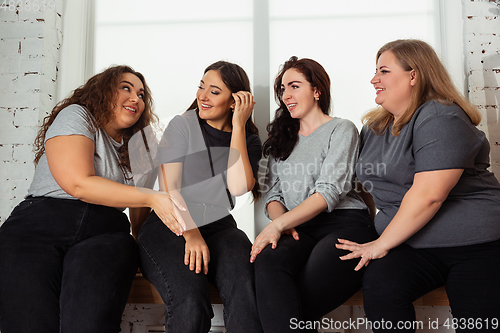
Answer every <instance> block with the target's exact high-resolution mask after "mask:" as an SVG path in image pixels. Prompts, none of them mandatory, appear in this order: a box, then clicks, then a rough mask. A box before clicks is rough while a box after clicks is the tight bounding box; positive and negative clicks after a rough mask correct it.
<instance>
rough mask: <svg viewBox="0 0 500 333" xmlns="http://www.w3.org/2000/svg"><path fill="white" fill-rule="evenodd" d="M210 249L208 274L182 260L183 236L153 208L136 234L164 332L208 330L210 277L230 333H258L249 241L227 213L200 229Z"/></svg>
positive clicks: (145, 274) (142, 269)
mask: <svg viewBox="0 0 500 333" xmlns="http://www.w3.org/2000/svg"><path fill="white" fill-rule="evenodd" d="M199 230H200V233H201V235H202V236H203V238H204V239H205V242H206V243H207V246H208V249H209V251H210V262H209V264H208V275H205V274H203V273H199V274H196V273H195V272H193V271H191V270H189V266H186V265H185V264H184V253H185V246H186V241H185V240H184V237H182V236H181V237H178V236H176V235H175V234H174V233H173V232H172V231H170V229H168V228H167V227H166V226H165V224H163V222H162V221H161V220H160V219H159V218H158V216H157V215H156V214H155V213H154V212H153V213H151V214H150V216H149V218H148V219H147V220H146V222H144V225H143V226H142V228H141V231H140V233H139V254H140V259H141V271H142V272H143V274H144V276H145V277H146V278H147V279H148V280H149V281H150V282H151V283H152V284H153V285H154V286H155V287H156V289H157V290H158V292H159V293H160V295H161V297H162V299H163V301H164V303H165V332H168V333H181V332H182V333H202V332H208V331H209V330H210V326H211V318H212V317H213V312H212V307H211V305H210V295H209V290H208V282H210V283H212V284H214V285H215V286H216V287H217V289H218V290H219V293H220V296H221V298H222V302H223V304H224V324H225V327H226V331H227V332H231V333H238V332H241V333H250V332H251V333H260V332H262V328H261V325H260V321H259V315H258V313H257V304H256V301H255V287H254V272H253V267H252V264H251V263H250V250H251V248H252V243H250V240H249V239H248V237H247V236H246V234H245V233H244V232H243V231H241V230H240V229H238V228H237V227H236V222H235V221H234V219H233V217H232V216H231V215H228V216H226V217H224V218H222V219H220V220H218V221H216V222H212V223H209V224H207V225H204V226H202V227H200V228H199Z"/></svg>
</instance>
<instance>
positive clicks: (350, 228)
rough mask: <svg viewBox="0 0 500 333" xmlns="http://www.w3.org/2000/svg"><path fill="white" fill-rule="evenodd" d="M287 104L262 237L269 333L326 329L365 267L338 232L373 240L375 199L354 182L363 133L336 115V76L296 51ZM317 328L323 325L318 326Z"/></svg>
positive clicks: (272, 128) (271, 141)
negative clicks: (350, 258) (369, 202)
mask: <svg viewBox="0 0 500 333" xmlns="http://www.w3.org/2000/svg"><path fill="white" fill-rule="evenodd" d="M274 93H275V96H276V101H277V102H278V104H279V107H278V109H277V110H276V116H275V117H274V121H273V122H272V123H271V124H270V125H269V126H268V132H269V136H268V139H267V140H266V142H265V143H264V155H268V156H269V166H268V169H267V176H266V182H265V187H264V186H263V191H264V195H263V197H264V201H265V210H266V214H267V216H268V217H269V218H270V219H271V220H272V222H271V223H269V224H268V225H267V226H266V227H265V228H264V230H262V232H261V233H260V234H259V235H258V236H257V238H256V239H255V242H254V245H253V248H252V253H251V258H250V260H251V261H252V262H254V264H255V282H256V291H257V305H258V309H259V315H260V318H261V321H262V326H263V327H264V331H265V332H280V333H284V332H297V331H303V330H304V329H305V328H312V327H313V325H314V328H318V327H317V324H314V322H316V323H318V322H319V320H320V319H321V317H322V316H324V315H325V314H327V313H328V312H330V311H332V310H333V309H335V308H336V307H338V306H339V305H341V304H342V303H344V302H345V301H346V300H347V299H348V298H349V297H350V296H352V295H353V294H354V293H355V292H356V291H358V290H359V289H360V287H361V277H362V272H355V271H354V266H355V265H354V264H353V263H351V262H343V261H341V260H340V259H339V257H340V256H341V255H344V254H345V251H343V250H338V249H336V248H335V244H336V242H337V239H338V238H345V237H349V238H353V239H357V240H358V241H360V240H363V241H369V240H371V239H372V228H371V221H370V217H369V214H368V211H367V206H366V205H365V203H364V202H363V200H362V199H361V198H360V197H359V196H358V195H357V194H356V193H355V191H354V188H353V183H354V169H355V166H356V159H357V156H358V145H359V135H358V131H357V129H356V127H355V126H354V124H353V123H352V122H350V121H349V120H345V119H340V118H338V117H331V116H329V112H330V78H329V76H328V73H327V72H326V71H325V69H324V68H323V66H321V65H320V64H319V63H318V62H316V61H314V60H312V59H307V58H304V59H298V58H297V57H292V58H290V59H289V60H288V61H287V62H285V64H284V65H283V67H282V68H281V70H280V72H279V73H278V75H277V77H276V80H275V83H274ZM311 331H315V330H311Z"/></svg>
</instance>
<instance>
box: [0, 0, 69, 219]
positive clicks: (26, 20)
mask: <svg viewBox="0 0 500 333" xmlns="http://www.w3.org/2000/svg"><path fill="white" fill-rule="evenodd" d="M7 2H8V1H7ZM15 3H16V7H6V8H5V7H4V8H1V9H0V114H1V117H2V121H1V122H0V224H1V223H3V222H4V221H5V219H6V218H7V217H8V215H9V214H10V211H11V210H12V208H13V207H14V206H15V205H17V203H18V202H19V201H21V200H22V198H23V197H24V196H25V195H26V192H27V190H28V187H29V185H30V183H31V179H32V177H33V171H34V165H33V162H32V161H33V152H32V144H33V140H34V138H35V135H36V131H37V125H38V124H39V120H40V119H43V117H44V116H45V115H46V114H48V113H49V112H50V111H51V109H52V108H53V106H54V105H55V103H56V101H55V99H54V96H56V92H57V67H58V64H59V48H60V46H61V42H62V13H63V4H64V0H56V1H54V2H52V3H55V5H56V6H55V9H54V10H51V9H50V8H49V7H48V6H47V7H45V10H42V8H40V10H38V11H35V10H33V8H32V7H31V8H29V7H27V6H26V2H24V4H23V5H21V3H20V2H19V1H16V2H15ZM31 3H33V1H32V2H31ZM26 9H29V10H26Z"/></svg>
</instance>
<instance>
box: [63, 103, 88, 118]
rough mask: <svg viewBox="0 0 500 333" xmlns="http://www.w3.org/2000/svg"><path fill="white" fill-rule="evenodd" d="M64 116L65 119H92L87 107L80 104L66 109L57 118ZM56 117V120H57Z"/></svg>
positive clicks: (71, 105)
mask: <svg viewBox="0 0 500 333" xmlns="http://www.w3.org/2000/svg"><path fill="white" fill-rule="evenodd" d="M61 115H63V116H64V117H79V118H84V119H88V118H89V117H92V114H91V113H90V112H89V110H87V108H86V107H84V106H82V105H80V104H70V105H68V106H67V107H65V108H64V109H62V110H61V111H60V112H59V114H58V115H57V117H60V116H61ZM57 117H56V118H57Z"/></svg>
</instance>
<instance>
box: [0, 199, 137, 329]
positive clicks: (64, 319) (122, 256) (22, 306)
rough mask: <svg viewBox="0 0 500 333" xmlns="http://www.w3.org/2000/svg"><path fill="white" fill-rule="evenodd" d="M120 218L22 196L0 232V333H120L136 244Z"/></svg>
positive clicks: (105, 210) (110, 211) (100, 209)
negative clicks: (24, 198) (21, 199)
mask: <svg viewBox="0 0 500 333" xmlns="http://www.w3.org/2000/svg"><path fill="white" fill-rule="evenodd" d="M129 230H130V224H129V222H128V219H127V217H126V215H125V214H123V213H122V212H120V211H119V210H117V209H115V208H111V207H105V206H99V205H92V204H87V203H84V202H82V201H80V200H67V199H54V198H47V197H37V198H27V199H26V200H24V201H23V202H21V203H20V204H19V205H18V206H17V207H16V208H15V209H14V210H13V212H12V214H11V216H10V217H9V218H8V219H7V221H5V223H4V224H3V225H2V227H1V228H0V330H1V332H2V333H31V332H47V333H57V332H71V333H75V332H76V333H79V332H81V333H89V332H93V333H96V332H103V333H109V332H119V331H120V323H121V316H122V312H123V309H124V308H125V305H126V302H127V297H128V293H129V290H130V286H131V284H132V280H133V278H134V276H135V273H136V272H137V265H138V255H137V245H136V243H135V241H134V239H133V237H132V236H131V235H130V233H129Z"/></svg>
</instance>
